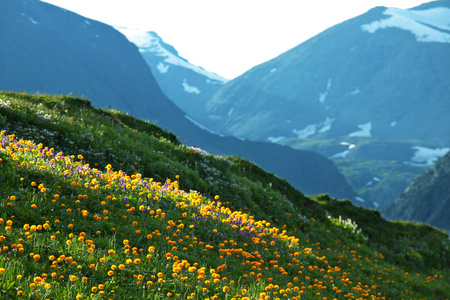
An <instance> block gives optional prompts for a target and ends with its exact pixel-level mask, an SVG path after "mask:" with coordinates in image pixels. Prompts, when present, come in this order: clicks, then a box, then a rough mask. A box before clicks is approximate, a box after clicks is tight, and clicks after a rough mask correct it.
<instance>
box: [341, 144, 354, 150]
mask: <svg viewBox="0 0 450 300" xmlns="http://www.w3.org/2000/svg"><path fill="white" fill-rule="evenodd" d="M341 145H344V146H348V149H349V150H351V149H353V148H355V147H356V145H354V144H350V143H347V142H341Z"/></svg>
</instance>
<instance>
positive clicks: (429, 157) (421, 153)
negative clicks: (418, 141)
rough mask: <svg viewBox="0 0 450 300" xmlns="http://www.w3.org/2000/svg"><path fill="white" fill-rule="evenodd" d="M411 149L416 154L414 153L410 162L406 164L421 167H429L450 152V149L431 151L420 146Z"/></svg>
mask: <svg viewBox="0 0 450 300" xmlns="http://www.w3.org/2000/svg"><path fill="white" fill-rule="evenodd" d="M412 148H413V149H414V150H416V152H415V153H414V156H413V157H412V158H411V162H406V163H410V164H412V165H416V166H422V167H427V166H431V165H432V164H434V163H435V162H436V161H437V160H438V159H439V158H441V157H442V156H444V155H445V154H447V153H448V152H449V151H450V148H436V149H431V148H426V147H420V146H415V147H412Z"/></svg>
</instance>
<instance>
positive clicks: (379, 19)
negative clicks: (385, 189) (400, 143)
mask: <svg viewBox="0 0 450 300" xmlns="http://www.w3.org/2000/svg"><path fill="white" fill-rule="evenodd" d="M448 17H450V4H449V1H448V0H447V1H436V2H432V3H430V5H429V6H424V7H418V8H415V9H412V10H400V9H394V8H384V7H377V8H374V9H372V10H370V11H369V12H367V13H365V14H363V15H361V16H358V17H356V18H353V19H351V20H348V21H346V22H343V23H341V24H339V25H336V26H334V27H332V28H330V29H328V30H326V31H324V32H322V33H321V34H319V35H317V36H315V37H313V38H311V39H310V40H308V41H306V42H304V43H302V44H300V45H299V46H297V47H295V48H293V49H291V50H289V51H287V52H286V53H283V54H281V55H280V56H278V57H276V58H274V59H272V60H270V61H268V62H266V63H264V64H261V65H259V66H257V67H254V68H253V69H251V70H249V71H248V72H246V73H244V74H243V75H242V76H240V77H238V78H237V79H234V80H232V81H230V82H228V83H227V84H226V85H225V86H224V87H223V88H221V89H220V90H219V91H218V92H217V93H216V95H215V96H214V97H213V99H211V101H209V102H208V103H207V105H206V110H207V113H208V116H207V118H208V119H206V120H205V122H206V121H209V122H208V123H207V125H208V126H211V128H212V129H214V130H217V131H219V132H224V133H227V134H233V135H235V136H239V137H244V138H249V139H253V140H273V139H278V140H281V139H283V138H285V139H286V138H290V137H292V138H294V137H297V138H299V139H303V138H307V137H309V138H315V139H324V138H335V137H338V136H350V137H379V138H388V139H397V140H399V139H400V140H405V139H406V140H407V139H419V140H427V141H434V142H437V143H441V144H442V143H444V144H445V143H447V144H448V143H450V138H449V136H450V135H449V132H450V125H449V123H448V122H447V116H448V115H449V114H450V105H449V101H448V96H447V95H448V94H449V92H450V81H449V80H450V79H449V78H448V76H446V74H448V71H449V70H450V57H449V56H448V55H447V54H448V53H449V51H450V34H449V33H448V31H449V30H450V27H449V26H448V24H447V23H446V21H445V20H448ZM411 31H412V32H411ZM195 117H197V116H195ZM199 117H200V116H199ZM199 120H200V121H203V120H201V119H199Z"/></svg>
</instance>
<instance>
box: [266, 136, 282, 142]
mask: <svg viewBox="0 0 450 300" xmlns="http://www.w3.org/2000/svg"><path fill="white" fill-rule="evenodd" d="M284 139H285V137H284V136H279V137H268V138H267V140H268V141H269V142H272V143H274V144H276V143H278V142H281V141H282V140H284Z"/></svg>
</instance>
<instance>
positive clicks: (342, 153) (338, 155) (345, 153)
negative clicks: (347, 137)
mask: <svg viewBox="0 0 450 300" xmlns="http://www.w3.org/2000/svg"><path fill="white" fill-rule="evenodd" d="M349 153H350V150H345V151H342V152H339V153H336V154H335V155H333V156H332V157H331V158H346V157H347V155H348V154H349Z"/></svg>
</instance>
